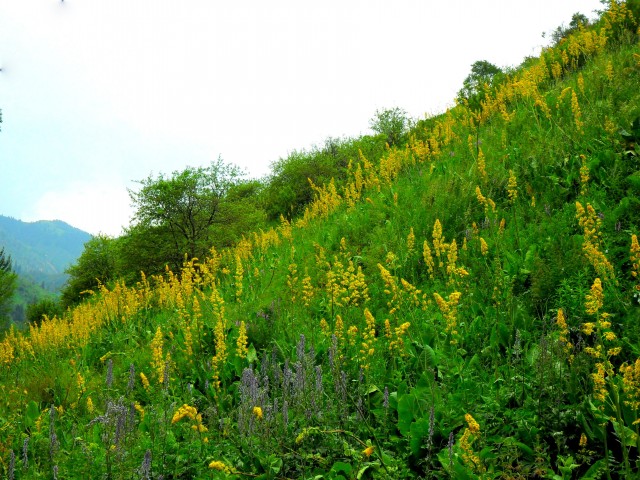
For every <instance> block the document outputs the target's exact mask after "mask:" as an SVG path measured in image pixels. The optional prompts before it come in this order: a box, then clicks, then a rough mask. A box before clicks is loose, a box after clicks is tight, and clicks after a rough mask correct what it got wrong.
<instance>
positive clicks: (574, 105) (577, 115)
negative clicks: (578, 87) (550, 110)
mask: <svg viewBox="0 0 640 480" xmlns="http://www.w3.org/2000/svg"><path fill="white" fill-rule="evenodd" d="M571 111H572V112H573V123H574V124H575V126H576V130H577V131H578V132H579V133H584V131H583V127H584V122H583V121H582V111H581V110H580V103H578V96H577V95H576V92H575V90H574V91H572V92H571Z"/></svg>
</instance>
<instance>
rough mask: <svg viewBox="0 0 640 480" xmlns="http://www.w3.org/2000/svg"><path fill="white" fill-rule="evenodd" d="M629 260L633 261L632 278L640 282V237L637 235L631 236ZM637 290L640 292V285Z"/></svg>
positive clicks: (639, 284) (636, 287)
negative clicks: (639, 241)
mask: <svg viewBox="0 0 640 480" xmlns="http://www.w3.org/2000/svg"><path fill="white" fill-rule="evenodd" d="M629 259H630V260H631V276H633V278H634V279H636V281H639V282H640V245H639V244H638V237H637V236H636V235H631V249H630V255H629ZM635 289H636V290H637V291H638V292H640V283H638V284H637V285H636V286H635Z"/></svg>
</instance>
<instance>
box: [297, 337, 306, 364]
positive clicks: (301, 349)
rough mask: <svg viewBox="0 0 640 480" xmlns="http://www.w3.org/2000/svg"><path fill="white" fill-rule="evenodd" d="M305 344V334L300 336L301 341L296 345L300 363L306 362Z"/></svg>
mask: <svg viewBox="0 0 640 480" xmlns="http://www.w3.org/2000/svg"><path fill="white" fill-rule="evenodd" d="M304 342H305V337H304V335H303V334H301V335H300V340H299V341H298V344H297V345H296V355H297V357H298V361H299V362H303V361H304Z"/></svg>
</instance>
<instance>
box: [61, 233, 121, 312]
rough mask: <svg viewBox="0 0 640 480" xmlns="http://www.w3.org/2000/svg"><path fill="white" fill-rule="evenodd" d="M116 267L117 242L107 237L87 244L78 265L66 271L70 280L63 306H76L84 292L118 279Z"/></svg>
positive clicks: (66, 287)
mask: <svg viewBox="0 0 640 480" xmlns="http://www.w3.org/2000/svg"><path fill="white" fill-rule="evenodd" d="M116 266H117V249H116V241H115V240H114V239H112V238H111V237H108V236H106V235H98V236H96V237H93V238H92V239H91V240H89V241H88V242H87V243H85V245H84V250H83V252H82V254H81V255H80V257H79V258H78V260H77V261H76V263H75V264H74V265H72V266H70V267H69V268H68V269H67V270H66V273H67V274H68V275H69V280H68V281H67V284H66V285H65V287H64V288H63V289H62V296H61V303H62V305H63V306H65V307H66V306H71V305H74V304H76V303H78V301H79V300H80V299H81V298H82V294H83V292H85V291H89V290H93V289H95V288H96V287H97V286H98V284H107V283H109V282H110V281H112V280H114V279H116V278H117V277H118V271H117V269H116Z"/></svg>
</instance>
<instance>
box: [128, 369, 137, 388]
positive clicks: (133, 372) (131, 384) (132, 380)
mask: <svg viewBox="0 0 640 480" xmlns="http://www.w3.org/2000/svg"><path fill="white" fill-rule="evenodd" d="M135 385H136V367H135V366H134V365H133V363H132V364H130V365H129V383H127V394H129V393H131V392H132V391H133V387H135Z"/></svg>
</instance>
